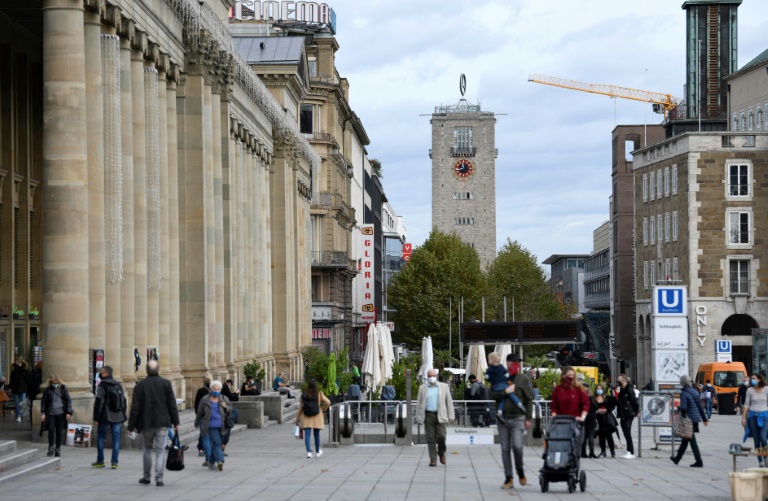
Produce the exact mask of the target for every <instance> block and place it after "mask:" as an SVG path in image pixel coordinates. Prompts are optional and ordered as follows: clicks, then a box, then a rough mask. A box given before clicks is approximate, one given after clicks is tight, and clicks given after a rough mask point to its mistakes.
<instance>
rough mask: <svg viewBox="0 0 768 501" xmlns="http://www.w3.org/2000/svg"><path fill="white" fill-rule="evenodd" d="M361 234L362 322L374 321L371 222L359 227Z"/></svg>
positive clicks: (372, 234) (360, 296)
mask: <svg viewBox="0 0 768 501" xmlns="http://www.w3.org/2000/svg"><path fill="white" fill-rule="evenodd" d="M360 232H361V233H362V235H363V257H362V259H361V260H360V276H361V277H362V280H361V281H360V292H359V297H358V304H359V305H360V319H361V320H362V321H363V322H375V321H376V308H375V306H374V302H373V290H374V288H373V287H374V267H373V265H374V258H373V256H374V250H373V249H374V246H373V243H374V231H373V225H372V224H364V225H363V226H362V227H361V228H360Z"/></svg>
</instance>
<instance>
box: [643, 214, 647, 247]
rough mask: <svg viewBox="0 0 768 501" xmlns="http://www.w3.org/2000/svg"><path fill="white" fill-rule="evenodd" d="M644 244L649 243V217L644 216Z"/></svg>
mask: <svg viewBox="0 0 768 501" xmlns="http://www.w3.org/2000/svg"><path fill="white" fill-rule="evenodd" d="M643 245H648V218H647V217H644V218H643Z"/></svg>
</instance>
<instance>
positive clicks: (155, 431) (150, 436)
mask: <svg viewBox="0 0 768 501" xmlns="http://www.w3.org/2000/svg"><path fill="white" fill-rule="evenodd" d="M141 434H142V435H144V480H151V479H152V453H154V455H155V481H156V482H162V480H163V471H164V470H165V442H166V440H168V428H147V429H144V430H142V432H141Z"/></svg>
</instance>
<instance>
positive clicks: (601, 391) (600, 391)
mask: <svg viewBox="0 0 768 501" xmlns="http://www.w3.org/2000/svg"><path fill="white" fill-rule="evenodd" d="M595 393H597V394H598V395H602V394H603V390H597V391H596V392H595Z"/></svg>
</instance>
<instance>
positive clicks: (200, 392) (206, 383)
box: [194, 372, 213, 457]
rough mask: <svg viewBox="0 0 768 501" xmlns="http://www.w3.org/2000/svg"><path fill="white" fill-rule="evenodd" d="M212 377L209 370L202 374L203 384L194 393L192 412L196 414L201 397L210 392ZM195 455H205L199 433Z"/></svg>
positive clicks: (201, 436) (201, 437)
mask: <svg viewBox="0 0 768 501" xmlns="http://www.w3.org/2000/svg"><path fill="white" fill-rule="evenodd" d="M212 379H213V377H212V376H211V373H210V372H206V373H205V374H203V386H201V387H200V388H198V389H197V393H195V408H194V412H195V415H197V408H198V407H200V401H202V400H203V397H207V396H208V394H209V393H210V392H211V389H210V384H211V380H212ZM197 455H198V457H203V456H205V450H203V435H202V434H200V435H198V436H197Z"/></svg>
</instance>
